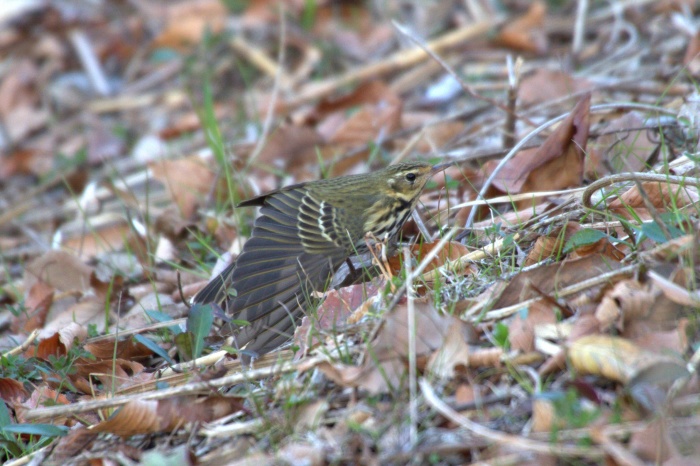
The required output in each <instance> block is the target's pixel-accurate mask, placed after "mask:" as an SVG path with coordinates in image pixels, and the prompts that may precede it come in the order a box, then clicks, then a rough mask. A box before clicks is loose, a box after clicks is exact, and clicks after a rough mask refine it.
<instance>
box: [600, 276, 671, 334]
mask: <svg viewBox="0 0 700 466" xmlns="http://www.w3.org/2000/svg"><path fill="white" fill-rule="evenodd" d="M658 295H659V292H658V291H657V290H653V289H652V288H651V287H650V286H648V285H643V284H641V283H639V281H637V280H624V281H621V282H619V283H617V284H615V286H614V287H613V289H612V290H610V291H609V292H608V293H606V294H605V296H604V297H603V299H602V300H601V302H600V304H599V305H598V308H597V309H596V311H595V317H596V319H598V322H600V330H601V331H603V332H605V331H607V330H609V329H610V328H611V327H612V326H615V327H616V328H617V329H618V330H622V329H624V326H625V323H626V322H629V321H631V320H635V319H645V318H646V317H648V315H649V313H650V312H652V310H653V309H654V306H653V305H654V302H655V301H656V298H657V296H658Z"/></svg>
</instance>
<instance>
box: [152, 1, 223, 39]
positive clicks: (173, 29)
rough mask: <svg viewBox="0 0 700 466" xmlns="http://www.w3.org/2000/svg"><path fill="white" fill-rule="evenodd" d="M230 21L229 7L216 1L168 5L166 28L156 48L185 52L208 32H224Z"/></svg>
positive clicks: (159, 36)
mask: <svg viewBox="0 0 700 466" xmlns="http://www.w3.org/2000/svg"><path fill="white" fill-rule="evenodd" d="M226 17H227V11H226V6H225V5H224V4H223V3H221V2H219V1H217V0H195V1H191V2H185V3H174V4H172V5H167V7H166V10H165V19H166V24H165V28H164V29H163V31H161V33H160V34H159V35H158V36H157V37H156V38H155V40H154V46H156V47H170V48H174V49H178V50H185V49H187V47H189V46H191V45H194V44H197V43H199V42H200V41H201V40H202V38H203V37H204V34H205V33H206V32H207V31H211V32H212V33H214V34H217V33H219V32H221V31H222V29H223V28H224V25H225V21H226Z"/></svg>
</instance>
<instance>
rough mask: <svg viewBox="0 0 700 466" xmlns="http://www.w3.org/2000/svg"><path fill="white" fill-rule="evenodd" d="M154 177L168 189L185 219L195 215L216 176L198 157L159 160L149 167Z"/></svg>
mask: <svg viewBox="0 0 700 466" xmlns="http://www.w3.org/2000/svg"><path fill="white" fill-rule="evenodd" d="M148 166H149V168H150V170H151V171H152V172H153V177H154V178H155V179H157V180H158V181H160V182H161V183H163V185H165V187H166V188H167V189H168V193H169V194H170V197H171V198H172V200H173V201H174V202H175V203H176V204H177V206H178V207H179V209H180V214H181V215H182V217H183V218H185V219H189V218H191V217H192V215H193V214H194V213H195V210H196V208H197V206H198V205H200V202H201V200H202V199H203V198H204V196H205V195H207V194H208V193H209V192H210V191H211V190H212V186H213V185H214V179H215V175H214V173H213V172H212V171H211V169H210V168H209V167H207V165H206V164H205V163H204V161H203V160H201V159H200V158H199V157H197V156H190V157H186V158H184V159H179V160H159V161H157V162H152V163H150V164H149V165H148Z"/></svg>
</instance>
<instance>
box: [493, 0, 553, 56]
mask: <svg viewBox="0 0 700 466" xmlns="http://www.w3.org/2000/svg"><path fill="white" fill-rule="evenodd" d="M546 16H547V5H546V4H545V3H544V2H542V1H539V0H538V1H535V2H532V4H531V5H530V8H529V9H528V10H527V12H526V13H525V14H524V15H523V16H520V17H519V18H517V19H516V20H514V21H511V22H510V23H508V24H506V25H505V26H503V28H502V29H501V31H500V32H499V33H498V36H496V38H495V42H496V43H497V44H499V45H503V46H505V47H509V48H512V49H515V50H520V51H524V52H532V53H538V54H543V53H545V52H546V51H547V48H548V44H547V32H546V30H545V28H544V23H545V19H546Z"/></svg>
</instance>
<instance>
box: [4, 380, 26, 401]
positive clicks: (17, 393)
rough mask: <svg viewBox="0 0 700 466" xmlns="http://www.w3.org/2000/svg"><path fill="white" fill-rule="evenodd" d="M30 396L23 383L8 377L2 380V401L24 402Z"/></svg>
mask: <svg viewBox="0 0 700 466" xmlns="http://www.w3.org/2000/svg"><path fill="white" fill-rule="evenodd" d="M28 396H29V393H27V390H26V389H25V388H24V385H23V384H22V382H19V381H17V380H14V379H10V378H7V377H2V378H0V400H2V401H4V402H6V403H10V402H12V401H17V400H19V401H24V400H25V399H26V398H27V397H28Z"/></svg>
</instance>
